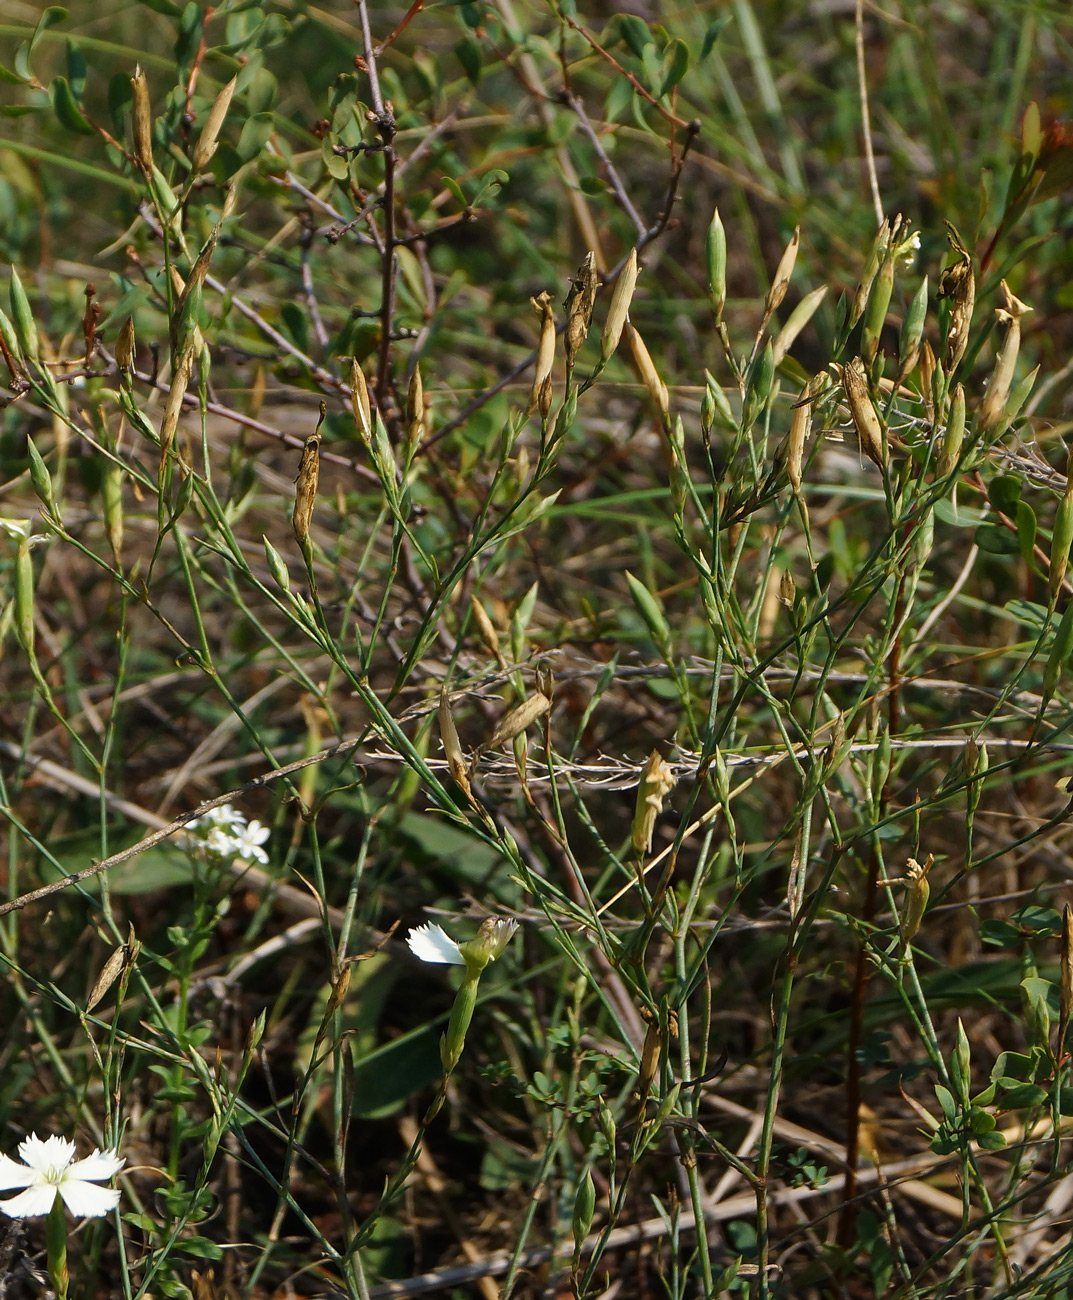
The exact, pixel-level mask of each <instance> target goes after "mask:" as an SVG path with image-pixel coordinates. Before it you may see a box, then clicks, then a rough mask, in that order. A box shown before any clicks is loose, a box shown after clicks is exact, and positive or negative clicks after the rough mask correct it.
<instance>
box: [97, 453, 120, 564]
mask: <svg viewBox="0 0 1073 1300" xmlns="http://www.w3.org/2000/svg"><path fill="white" fill-rule="evenodd" d="M101 498H102V501H103V503H104V528H105V532H106V533H107V534H108V545H109V546H110V547H111V548H112V558H113V559H114V560H115V562H116V564H117V565H120V564H122V562H123V558H122V557H123V469H122V467H121V466H119V465H114V464H112V462H111V461H109V463H108V465H107V466H106V467H105V470H104V477H103V478H102V480H101Z"/></svg>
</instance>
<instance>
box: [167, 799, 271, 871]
mask: <svg viewBox="0 0 1073 1300" xmlns="http://www.w3.org/2000/svg"><path fill="white" fill-rule="evenodd" d="M186 829H187V830H188V831H193V832H194V833H195V834H196V835H198V836H200V838H201V841H202V846H203V847H204V849H205V852H206V853H208V854H209V855H210V857H213V858H218V859H221V860H222V859H224V858H227V859H229V860H230V859H232V858H241V859H242V860H243V861H244V862H261V863H265V862H267V861H268V854H267V853H266V852H265V851H264V849H262V848H261V845H262V844H263V843H264V842H265V840H267V839H268V837H269V835H270V834H271V833H272V832H271V831H270V830H269V829H268V827H267V826H262V825H261V823H260V822H257V821H253V822H250V823H249V825H248V826H247V824H246V818H245V817H244V816H243V815H242V813H240V812H239V811H238V809H237V808H232V806H231V805H230V804H229V803H225V804H223V805H222V806H221V807H219V808H210V809H209V811H208V812H207V813H205V814H204V815H203V816H201V817H195V818H194V820H193V821H190V822H187V823H186Z"/></svg>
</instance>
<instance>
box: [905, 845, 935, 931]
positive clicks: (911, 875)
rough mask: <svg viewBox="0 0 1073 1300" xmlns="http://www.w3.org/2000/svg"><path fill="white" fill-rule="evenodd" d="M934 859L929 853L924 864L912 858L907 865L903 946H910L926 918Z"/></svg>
mask: <svg viewBox="0 0 1073 1300" xmlns="http://www.w3.org/2000/svg"><path fill="white" fill-rule="evenodd" d="M934 861H935V857H934V855H933V854H931V853H929V854H928V860H927V861H926V862H925V863H924V864H923V865H921V864H920V863H919V862H918V861H917V860H916V858H910V859H909V863H908V865H907V866H906V869H905V877H906V880H907V882H908V888H907V889H906V891H905V901H904V903H903V905H902V908H903V910H902V920H901V933H902V945H903V948H908V947H909V945H910V944H911V943H912V942H913V940H914V939H915V938H916V936H917V931H918V930H919V929H920V922H921V921H922V920H923V918H924V910H925V908H926V907H927V906H928V899H929V898H930V896H931V886H930V885H929V884H928V872H929V871H930V870H931V865H932V863H933V862H934Z"/></svg>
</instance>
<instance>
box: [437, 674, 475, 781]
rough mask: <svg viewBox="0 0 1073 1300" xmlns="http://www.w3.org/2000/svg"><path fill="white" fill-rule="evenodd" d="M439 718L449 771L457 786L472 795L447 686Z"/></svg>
mask: <svg viewBox="0 0 1073 1300" xmlns="http://www.w3.org/2000/svg"><path fill="white" fill-rule="evenodd" d="M439 717H440V740H441V741H442V742H443V753H444V757H445V758H446V759H447V770H448V771H449V772H450V773H451V776H452V777H453V778H454V780H455V782H456V784H458V785H459V786H461V787H462V789H463V790H464V791H465V793H466V794H467V795H468V794H469V793H470V785H469V773H468V771H467V770H466V760H465V758H464V756H463V754H462V745H461V744H460V742H459V739H458V729H457V727H456V726H455V720H454V715H453V713H452V712H451V699H450V696H449V695H448V694H447V687H446V686H444V687H442V688H441V689H440V709H439Z"/></svg>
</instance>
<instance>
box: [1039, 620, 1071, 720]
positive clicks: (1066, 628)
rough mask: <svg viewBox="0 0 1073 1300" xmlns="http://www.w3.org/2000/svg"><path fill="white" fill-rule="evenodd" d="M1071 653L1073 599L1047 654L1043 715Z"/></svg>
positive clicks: (1043, 688)
mask: <svg viewBox="0 0 1073 1300" xmlns="http://www.w3.org/2000/svg"><path fill="white" fill-rule="evenodd" d="M1071 653H1073V600H1071V601H1070V602H1069V603H1068V604H1067V605H1066V608H1065V613H1064V614H1063V615H1062V621H1061V622H1060V623H1059V624H1058V631H1057V632H1056V633H1055V634H1054V644H1053V645H1052V646H1051V653H1050V654H1049V655H1048V656H1047V665H1046V667H1045V668H1044V670H1043V683H1042V685H1041V687H1040V694H1041V696H1042V699H1041V701H1040V716H1041V717H1042V716H1043V710H1044V709H1046V707H1047V705H1048V703H1049V702H1050V700H1051V697H1052V696H1053V695H1054V692H1055V691H1056V690H1057V688H1058V679H1059V678H1060V677H1061V675H1062V669H1063V667H1064V666H1065V664H1066V663H1067V661H1068V659H1069V656H1070V654H1071Z"/></svg>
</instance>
